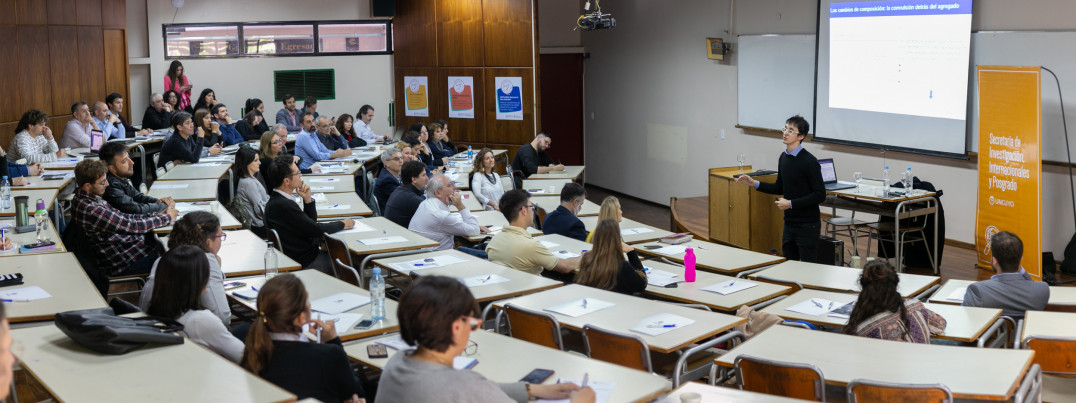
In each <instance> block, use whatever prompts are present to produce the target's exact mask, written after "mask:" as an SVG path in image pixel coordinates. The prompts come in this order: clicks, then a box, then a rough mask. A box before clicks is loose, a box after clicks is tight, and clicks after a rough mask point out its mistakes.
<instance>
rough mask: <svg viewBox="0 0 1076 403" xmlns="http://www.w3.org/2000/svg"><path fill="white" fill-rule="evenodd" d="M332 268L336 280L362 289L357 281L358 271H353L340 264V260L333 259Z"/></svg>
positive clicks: (351, 268) (342, 263)
mask: <svg viewBox="0 0 1076 403" xmlns="http://www.w3.org/2000/svg"><path fill="white" fill-rule="evenodd" d="M333 267H334V268H335V269H336V277H337V278H339V279H340V280H342V281H344V282H346V283H348V284H351V285H353V286H356V287H359V288H362V282H361V281H359V272H358V270H355V268H354V267H351V266H349V265H348V264H347V263H344V262H341V261H340V259H333Z"/></svg>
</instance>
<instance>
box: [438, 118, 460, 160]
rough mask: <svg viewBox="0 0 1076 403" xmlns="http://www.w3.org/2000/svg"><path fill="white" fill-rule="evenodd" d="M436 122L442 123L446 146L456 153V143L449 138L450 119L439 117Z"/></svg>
mask: <svg viewBox="0 0 1076 403" xmlns="http://www.w3.org/2000/svg"><path fill="white" fill-rule="evenodd" d="M436 123H437V124H439V125H441V142H442V143H444V145H445V147H447V148H448V149H449V150H453V151H452V152H453V153H455V152H456V151H455V150H456V149H457V148H456V145H455V144H452V140H451V139H449V138H448V121H447V120H444V119H438V120H437V122H436Z"/></svg>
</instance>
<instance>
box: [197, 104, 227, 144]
mask: <svg viewBox="0 0 1076 403" xmlns="http://www.w3.org/2000/svg"><path fill="white" fill-rule="evenodd" d="M194 127H196V128H198V131H197V135H198V139H199V140H200V141H201V142H202V147H213V146H214V145H218V146H221V147H223V144H222V143H223V142H224V138H223V137H222V136H221V134H220V123H217V122H214V121H213V119H212V117H211V116H210V115H209V110H208V109H199V110H197V111H195V112H194Z"/></svg>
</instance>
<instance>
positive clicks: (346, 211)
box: [300, 192, 374, 219]
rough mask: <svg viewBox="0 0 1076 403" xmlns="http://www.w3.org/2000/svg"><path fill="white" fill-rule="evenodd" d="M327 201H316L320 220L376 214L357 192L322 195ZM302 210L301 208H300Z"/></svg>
mask: <svg viewBox="0 0 1076 403" xmlns="http://www.w3.org/2000/svg"><path fill="white" fill-rule="evenodd" d="M322 194H324V195H325V201H324V202H321V201H316V203H317V208H318V219H323V218H341V217H353V216H368V215H372V214H374V211H373V210H370V206H367V205H366V203H364V202H363V201H362V198H361V197H359V195H358V194H356V193H355V192H344V193H322ZM300 208H301V207H300Z"/></svg>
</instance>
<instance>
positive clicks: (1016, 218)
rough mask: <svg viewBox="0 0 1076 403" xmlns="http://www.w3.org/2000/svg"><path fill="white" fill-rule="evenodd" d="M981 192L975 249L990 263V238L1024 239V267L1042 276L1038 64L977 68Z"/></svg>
mask: <svg viewBox="0 0 1076 403" xmlns="http://www.w3.org/2000/svg"><path fill="white" fill-rule="evenodd" d="M976 73H977V75H978V82H979V193H978V199H977V204H978V206H977V207H978V208H977V209H976V215H975V249H976V250H977V251H978V256H979V265H981V266H985V267H990V261H991V259H990V237H991V236H993V235H994V234H996V233H998V232H1000V231H1009V232H1012V233H1014V234H1016V235H1017V236H1019V237H1020V239H1021V240H1022V241H1023V242H1024V258H1023V261H1022V262H1021V263H1022V264H1023V267H1024V270H1026V271H1027V272H1028V274H1030V275H1031V278H1034V279H1035V280H1040V281H1041V280H1042V260H1041V257H1042V181H1041V180H1040V178H1041V176H1042V158H1041V155H1040V153H1041V152H1042V150H1041V148H1040V147H1041V141H1040V138H1041V137H1042V102H1041V100H1042V96H1041V94H1040V88H1041V87H1040V83H1039V80H1040V76H1041V69H1040V68H1039V67H1037V66H1036V67H1012V66H976Z"/></svg>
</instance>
